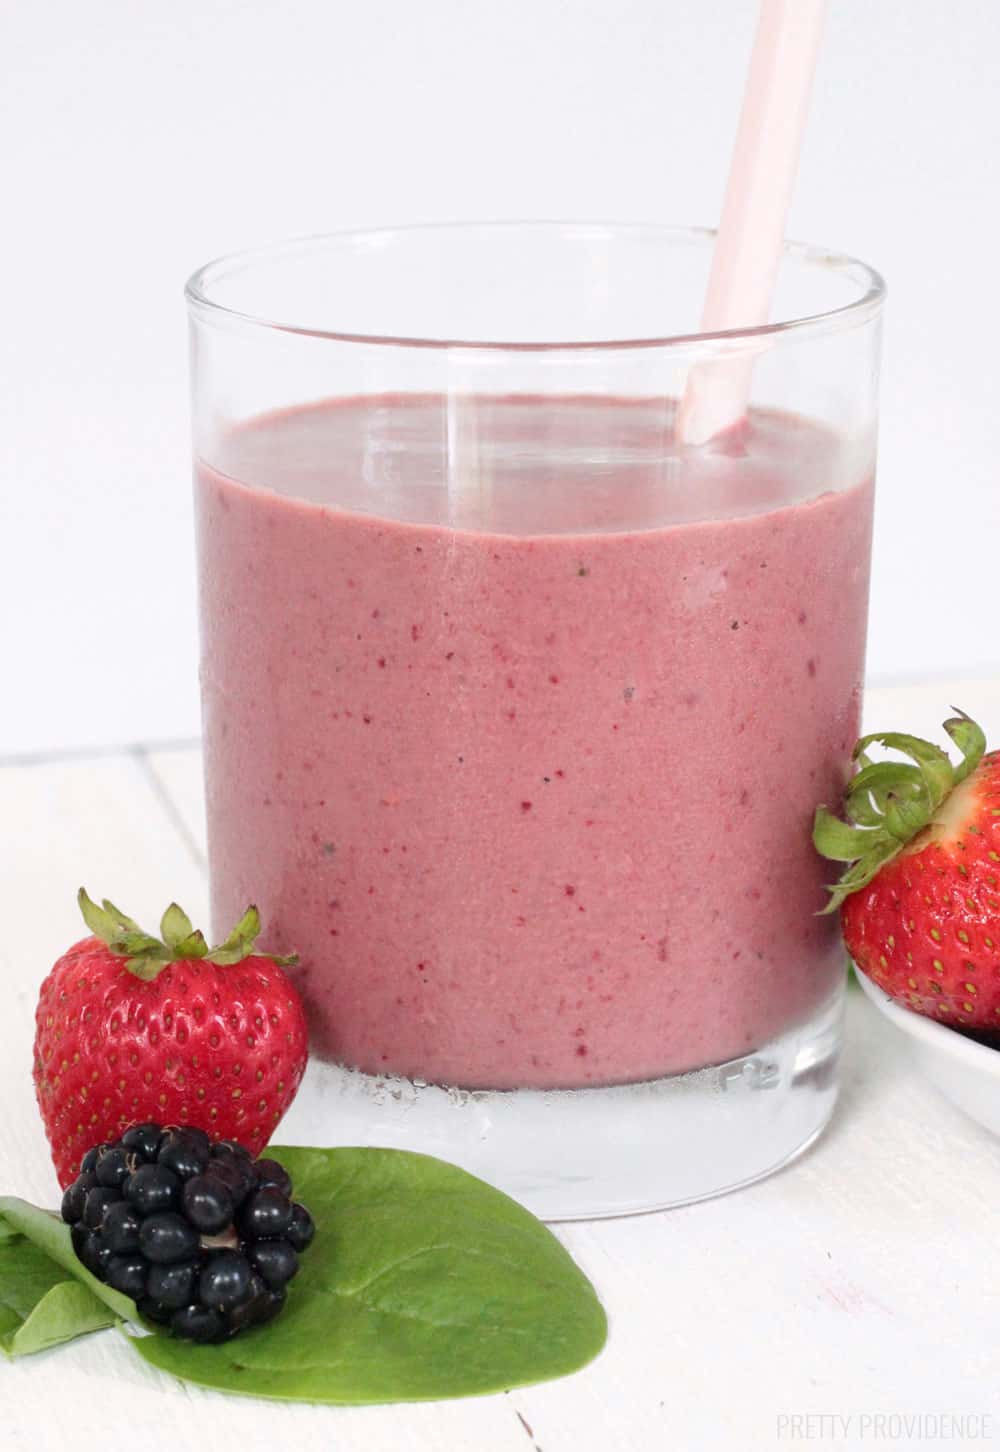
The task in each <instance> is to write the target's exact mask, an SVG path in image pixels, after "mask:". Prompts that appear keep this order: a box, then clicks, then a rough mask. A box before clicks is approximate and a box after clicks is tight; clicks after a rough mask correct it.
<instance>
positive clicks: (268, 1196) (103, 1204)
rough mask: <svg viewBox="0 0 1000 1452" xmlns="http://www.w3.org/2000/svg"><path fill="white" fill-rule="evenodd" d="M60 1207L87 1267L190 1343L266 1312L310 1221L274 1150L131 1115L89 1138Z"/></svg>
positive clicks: (278, 1305) (263, 1317) (224, 1333)
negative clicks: (261, 1151)
mask: <svg viewBox="0 0 1000 1452" xmlns="http://www.w3.org/2000/svg"><path fill="white" fill-rule="evenodd" d="M61 1208H62V1218H63V1220H65V1221H66V1223H67V1224H68V1225H69V1226H70V1238H71V1240H72V1242H73V1249H74V1250H75V1252H76V1254H77V1256H78V1257H79V1259H80V1260H81V1261H82V1263H83V1264H84V1265H85V1266H86V1267H87V1269H88V1270H89V1271H90V1272H91V1273H92V1274H93V1275H95V1276H97V1278H98V1279H99V1280H102V1281H104V1282H105V1283H106V1284H107V1285H109V1286H112V1287H113V1288H114V1289H115V1290H117V1291H121V1292H122V1293H123V1294H124V1295H126V1296H130V1297H131V1298H132V1300H134V1301H135V1302H136V1305H137V1307H138V1310H139V1314H140V1315H141V1316H143V1317H145V1319H146V1320H148V1321H154V1322H156V1323H158V1324H159V1325H162V1326H169V1327H170V1329H171V1331H172V1332H173V1334H174V1335H175V1336H183V1337H186V1338H187V1339H188V1340H191V1341H199V1342H213V1341H225V1340H227V1339H228V1338H229V1337H230V1336H236V1335H237V1334H238V1333H239V1332H241V1331H246V1330H249V1329H250V1328H251V1327H254V1326H262V1325H264V1323H265V1322H266V1321H270V1320H272V1319H273V1317H275V1316H277V1315H278V1313H279V1312H280V1311H281V1309H282V1307H283V1306H284V1305H285V1301H286V1287H287V1285H288V1283H289V1281H290V1280H291V1279H292V1277H293V1276H294V1275H295V1274H296V1272H297V1271H298V1268H299V1255H300V1254H301V1253H302V1252H303V1251H304V1250H306V1249H307V1248H308V1246H309V1244H310V1242H311V1241H312V1238H313V1236H314V1234H315V1230H316V1227H315V1225H314V1224H313V1221H312V1217H311V1216H310V1214H309V1212H308V1210H306V1208H305V1206H304V1205H300V1204H297V1203H296V1202H295V1201H293V1200H292V1182H291V1179H290V1177H289V1175H288V1172H287V1170H286V1169H285V1168H284V1166H283V1165H281V1164H279V1163H278V1161H277V1160H270V1159H262V1160H254V1159H253V1157H252V1155H251V1154H250V1152H249V1150H247V1149H245V1148H244V1146H243V1145H241V1144H237V1143H236V1141H235V1140H220V1141H219V1142H218V1143H213V1141H212V1140H211V1139H210V1138H209V1136H208V1135H207V1134H206V1133H205V1131H204V1130H202V1129H197V1128H195V1127H194V1126H188V1125H169V1126H166V1127H164V1126H162V1125H159V1124H137V1125H133V1126H132V1127H131V1128H130V1129H127V1130H126V1131H125V1133H124V1134H123V1135H122V1137H121V1139H119V1140H118V1141H117V1142H116V1143H115V1144H99V1145H94V1147H93V1148H92V1149H89V1150H88V1151H87V1153H86V1154H85V1155H84V1157H83V1160H82V1162H81V1165H80V1173H79V1175H78V1176H77V1178H76V1179H75V1180H74V1181H73V1183H72V1184H71V1185H70V1186H69V1187H68V1188H67V1190H66V1192H65V1194H64V1195H63V1199H62V1207H61Z"/></svg>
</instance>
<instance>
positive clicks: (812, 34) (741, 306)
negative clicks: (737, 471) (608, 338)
mask: <svg viewBox="0 0 1000 1452" xmlns="http://www.w3.org/2000/svg"><path fill="white" fill-rule="evenodd" d="M825 10H826V0H761V7H760V20H759V22H758V25H757V37H756V40H755V41H754V47H753V54H752V56H751V58H750V69H749V73H748V75H747V84H746V91H745V93H744V96H743V110H742V113H741V115H740V124H739V128H738V130H737V133H736V145H735V147H734V149H733V158H732V162H731V164H730V170H729V181H728V183H727V185H726V196H725V202H724V204H723V208H722V220H721V222H720V224H719V233H718V237H717V239H716V244H715V252H714V255H713V258H712V270H711V274H710V276H709V282H708V292H707V295H706V298H705V309H704V312H703V314H702V327H701V330H702V332H705V333H715V332H721V331H724V330H726V329H729V328H752V327H758V326H759V325H760V324H762V323H766V322H767V321H768V317H769V315H770V308H771V297H772V294H773V292H774V283H775V278H776V276H777V271H778V264H779V261H780V259H781V247H782V242H783V239H784V234H785V223H786V221H787V217H788V207H789V203H790V202H791V196H792V186H793V184H794V181H795V171H796V167H797V164H798V159H799V151H800V149H801V146H802V134H803V131H804V130H805V122H806V111H807V108H808V104H809V93H810V90H811V88H812V80H813V75H814V73H815V69H816V57H817V54H818V52H819V42H820V35H821V32H822V28H823V16H824V13H825ZM751 368H752V357H750V356H747V354H746V353H745V351H744V354H743V356H734V357H732V358H727V359H722V360H713V361H712V362H711V363H700V364H696V365H695V367H694V368H693V369H692V370H691V373H690V374H689V376H688V382H687V388H686V390H685V394H684V398H683V400H682V402H681V407H680V413H679V417H678V435H679V437H680V438H681V439H682V440H683V442H684V443H688V444H701V443H705V442H706V441H707V440H708V439H710V438H713V437H714V436H715V435H716V434H719V433H722V432H724V431H725V430H726V429H729V428H731V427H732V426H733V425H734V424H737V423H739V422H740V420H741V419H742V418H743V416H744V414H745V413H746V407H747V399H748V396H749V391H750V371H751Z"/></svg>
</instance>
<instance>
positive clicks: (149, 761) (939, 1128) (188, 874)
mask: <svg viewBox="0 0 1000 1452" xmlns="http://www.w3.org/2000/svg"><path fill="white" fill-rule="evenodd" d="M952 702H955V703H956V704H959V705H961V706H963V707H964V708H965V709H967V710H968V711H970V712H971V713H972V714H974V715H977V716H978V717H979V719H980V720H981V721H982V723H983V725H984V726H985V727H986V728H987V730H988V732H989V733H990V734H991V737H992V739H993V740H994V741H1000V681H996V682H991V681H973V682H942V683H940V684H937V683H936V684H932V685H927V686H923V687H921V686H916V687H901V688H894V689H892V690H880V691H873V692H869V697H868V707H867V712H866V716H867V722H868V724H869V726H874V725H878V726H886V727H893V728H897V729H902V728H904V727H905V728H906V729H908V730H911V731H918V732H921V733H928V732H933V731H934V730H935V728H936V726H937V723H939V722H940V721H941V720H942V719H943V717H944V715H945V714H947V708H948V706H949V705H950V704H951V703H952ZM199 776H200V760H199V754H198V751H197V748H196V747H195V746H193V745H190V746H181V747H175V748H173V749H159V750H157V749H153V748H149V749H146V748H142V747H134V748H129V749H122V750H114V749H109V751H108V752H107V753H106V754H103V755H91V756H87V757H71V756H67V757H65V758H63V759H54V758H51V757H49V758H46V759H44V760H42V759H39V760H38V761H30V760H21V761H17V762H11V763H9V764H6V765H0V820H2V823H3V833H2V841H0V883H2V887H0V906H2V929H0V983H2V985H3V989H4V992H5V999H4V1004H3V1008H2V1010H0V1106H2V1113H0V1193H8V1192H9V1193H14V1194H19V1195H23V1196H25V1197H26V1198H28V1199H31V1200H34V1201H36V1202H37V1203H40V1204H55V1203H56V1202H57V1194H58V1191H57V1185H56V1180H55V1176H54V1173H53V1171H52V1168H51V1164H50V1161H49V1157H48V1153H47V1146H46V1143H45V1139H44V1135H43V1132H42V1127H41V1122H40V1120H39V1118H38V1115H37V1113H36V1110H35V1105H34V1099H33V1091H32V1084H31V1041H32V1031H33V1011H34V1004H35V997H36V993H37V988H38V984H39V982H40V980H41V978H42V976H43V974H44V973H45V972H46V971H47V970H48V968H49V966H50V965H51V963H52V962H53V960H54V959H55V957H56V956H57V955H58V954H59V953H60V952H61V951H62V950H63V949H64V948H65V947H66V946H67V945H68V944H69V943H71V942H73V941H75V940H76V939H77V938H78V937H80V936H81V932H82V930H81V925H80V923H79V921H78V918H77V912H76V906H75V901H74V894H75V891H76V888H77V887H78V886H79V884H80V883H81V882H82V881H85V882H86V883H87V885H88V886H89V888H90V890H91V891H92V892H93V893H95V894H103V893H107V894H109V895H111V896H113V897H114V898H115V900H116V901H118V902H120V903H121V904H123V905H124V906H125V907H126V909H127V910H128V911H131V912H133V913H134V914H135V915H137V916H139V917H141V918H143V919H148V920H154V919H155V917H156V915H157V914H158V913H159V912H160V911H161V910H162V908H163V906H164V904H165V902H166V900H167V898H168V897H171V896H172V897H176V898H177V899H178V900H179V901H180V902H182V903H183V904H184V905H185V906H186V907H187V909H188V911H189V912H190V913H191V914H192V916H193V917H194V918H195V920H196V921H198V920H199V919H200V920H202V921H204V920H205V919H206V916H207V915H206V875H205V861H204V853H203V845H202V844H203V824H202V816H201V797H200V780H199ZM850 998H851V1001H850V1005H849V1012H848V1042H847V1050H846V1059H845V1069H844V1085H843V1094H842V1099H841V1103H840V1107H839V1110H838V1113H837V1115H836V1116H835V1119H834V1122H833V1125H832V1127H831V1128H830V1130H829V1131H828V1132H827V1133H826V1135H825V1136H824V1137H823V1138H822V1139H821V1141H820V1142H819V1144H817V1145H816V1146H815V1147H814V1148H813V1149H812V1150H810V1151H809V1153H808V1154H806V1155H805V1156H804V1157H803V1158H802V1159H801V1160H799V1161H798V1162H797V1163H796V1164H795V1165H793V1166H791V1167H790V1168H789V1169H788V1170H786V1171H784V1172H783V1173H781V1174H779V1175H776V1176H774V1177H772V1178H771V1179H770V1180H767V1181H765V1182H764V1183H762V1184H759V1185H755V1186H753V1187H752V1188H750V1189H748V1190H744V1191H742V1192H741V1193H739V1194H738V1195H733V1196H729V1197H727V1198H723V1199H720V1200H715V1201H712V1202H710V1203H707V1204H703V1205H696V1206H692V1207H690V1208H687V1209H683V1210H675V1211H671V1212H668V1213H665V1214H656V1215H646V1216H639V1217H636V1218H633V1219H629V1220H617V1221H603V1222H595V1223H590V1224H584V1223H580V1224H574V1225H568V1226H564V1227H561V1228H560V1229H559V1235H560V1236H561V1238H562V1239H563V1240H564V1241H565V1243H566V1244H567V1246H568V1247H569V1248H570V1250H571V1251H572V1253H573V1254H574V1256H575V1257H576V1258H577V1260H578V1261H579V1262H580V1264H581V1265H582V1266H583V1267H584V1269H585V1270H586V1271H587V1273H588V1274H589V1275H590V1276H591V1277H592V1279H593V1280H594V1282H595V1284H596V1286H597V1288H598V1290H599V1292H600V1294H601V1296H602V1298H603V1300H604V1303H605V1305H606V1307H607V1309H608V1312H609V1317H610V1322H611V1334H610V1339H609V1343H608V1347H607V1349H606V1350H605V1352H604V1354H603V1355H602V1356H601V1357H600V1359H599V1360H598V1361H597V1362H595V1363H594V1364H593V1365H592V1366H591V1367H589V1368H587V1369H586V1370H584V1371H583V1372H581V1373H579V1374H578V1375H576V1376H574V1377H570V1378H568V1379H566V1380H564V1381H561V1382H553V1383H550V1384H549V1385H546V1386H541V1387H537V1388H533V1389H529V1390H526V1391H514V1392H511V1393H509V1394H507V1395H503V1396H492V1397H485V1398H480V1399H475V1400H470V1401H460V1402H443V1403H436V1404H423V1405H409V1406H390V1407H372V1408H357V1409H354V1408H346V1409H341V1408H335V1407H312V1406H296V1405H285V1404H279V1403H269V1402H264V1401H256V1400H251V1399H243V1398H235V1397H224V1396H221V1395H219V1394H215V1393H211V1392H205V1391H201V1390H199V1389H198V1388H197V1387H189V1386H185V1385H182V1384H181V1383H179V1382H177V1381H174V1380H173V1379H171V1378H169V1377H166V1376H164V1375H161V1374H159V1373H157V1372H156V1371H154V1370H152V1369H151V1368H149V1367H147V1366H146V1365H145V1364H144V1363H142V1362H140V1361H139V1360H138V1358H136V1357H135V1356H133V1355H132V1353H131V1352H130V1351H129V1349H128V1347H127V1346H126V1345H125V1344H124V1342H123V1341H122V1340H121V1338H120V1337H119V1336H118V1335H117V1334H116V1333H115V1332H113V1331H106V1332H101V1333H99V1334H97V1335H94V1336H91V1337H88V1338H85V1339H83V1340H81V1341H77V1342H75V1343H73V1344H72V1345H69V1346H64V1347H61V1348H56V1349H55V1350H53V1351H50V1352H46V1353H43V1354H41V1355H38V1356H35V1357H29V1358H26V1359H24V1360H21V1361H15V1362H0V1448H2V1449H3V1452H7V1449H9V1448H28V1447H31V1448H33V1449H41V1452H49V1449H52V1452H55V1449H60V1452H90V1449H91V1448H94V1449H96V1448H98V1447H101V1448H104V1447H107V1446H110V1445H116V1446H126V1447H127V1446H135V1447H140V1448H142V1449H143V1452H159V1449H164V1452H165V1449H168V1448H169V1449H171V1452H183V1449H187V1448H191V1449H195V1448H197V1449H203V1448H206V1449H207V1448H211V1449H213V1452H226V1449H230V1448H232V1449H236V1448H240V1449H248V1448H257V1447H265V1446H266V1447H269V1448H277V1449H283V1448H286V1447H293V1446H294V1447H295V1448H296V1449H303V1452H307V1449H323V1452H330V1449H334V1448H336V1449H337V1452H353V1449H365V1452H373V1449H374V1452H411V1449H412V1452H463V1449H469V1452H531V1449H535V1452H591V1449H593V1452H597V1449H600V1452H607V1449H613V1452H617V1449H622V1452H633V1449H635V1452H660V1449H663V1452H698V1449H702V1448H707V1449H717V1448H718V1449H734V1452H756V1449H767V1448H772V1447H774V1448H782V1447H808V1448H814V1447H819V1448H838V1449H839V1448H854V1447H859V1448H871V1447H873V1446H880V1447H891V1446H896V1447H901V1446H908V1447H914V1446H924V1445H937V1442H936V1441H935V1439H934V1438H933V1437H932V1435H931V1433H932V1432H933V1431H934V1430H935V1427H936V1426H937V1428H938V1430H939V1432H940V1430H941V1429H944V1430H946V1431H947V1432H948V1434H949V1435H948V1436H947V1437H943V1436H940V1435H939V1437H938V1439H937V1440H940V1441H941V1442H942V1443H943V1442H944V1441H946V1440H947V1441H950V1442H952V1443H959V1444H960V1445H961V1444H962V1442H963V1438H962V1437H960V1436H959V1435H958V1433H959V1432H964V1434H965V1440H968V1441H978V1442H986V1443H987V1445H988V1444H989V1441H990V1439H991V1437H992V1439H993V1440H995V1441H996V1442H997V1443H998V1444H1000V1274H998V1269H1000V1142H998V1141H996V1140H994V1139H991V1138H990V1137H989V1136H988V1135H987V1134H986V1133H985V1132H984V1131H982V1130H980V1129H979V1128H978V1127H977V1126H976V1125H974V1124H973V1123H971V1122H970V1121H967V1120H966V1119H964V1118H963V1117H962V1116H961V1115H960V1114H959V1112H958V1111H957V1110H955V1109H953V1108H952V1107H951V1106H950V1105H949V1104H947V1103H946V1102H944V1101H943V1100H941V1099H940V1098H939V1097H938V1096H937V1095H936V1093H935V1092H934V1090H933V1089H932V1088H931V1087H930V1086H929V1085H927V1084H925V1083H924V1082H923V1081H921V1080H920V1079H919V1078H918V1077H917V1076H916V1074H915V1073H914V1071H913V1070H912V1068H911V1067H910V1065H909V1063H908V1060H907V1055H906V1049H905V1045H904V1044H903V1043H901V1042H897V1039H896V1037H895V1035H893V1034H892V1033H891V1032H890V1030H889V1028H888V1026H887V1025H885V1024H884V1023H883V1021H882V1020H881V1019H880V1018H879V1017H878V1016H877V1015H876V1013H875V1011H874V1010H873V1009H872V1008H871V1007H870V1006H869V1005H868V1004H867V1003H866V1002H865V1001H864V1000H863V999H862V997H861V995H860V993H858V992H857V991H856V990H854V991H852V993H851V995H850ZM302 1093H303V1094H307V1093H308V1081H307V1084H306V1086H305V1087H304V1088H303V1091H302ZM295 1113H296V1111H295V1109H294V1108H293V1109H292V1111H291V1114H290V1116H289V1120H288V1124H289V1126H291V1124H292V1122H293V1116H294V1115H295ZM291 1137H292V1136H291V1135H290V1138H291ZM935 1416H941V1417H943V1418H949V1419H952V1420H950V1421H946V1422H941V1423H939V1424H935V1423H934V1422H933V1421H930V1420H927V1419H929V1418H932V1417H935ZM880 1417H881V1418H883V1419H886V1420H882V1421H879V1420H877V1419H878V1418H880ZM921 1417H923V1418H924V1419H925V1420H924V1421H923V1422H920V1421H919V1420H918V1421H913V1420H910V1421H907V1420H906V1419H908V1418H909V1419H914V1418H916V1419H919V1418H921ZM796 1419H798V1420H796ZM807 1419H808V1420H807ZM963 1419H964V1420H963Z"/></svg>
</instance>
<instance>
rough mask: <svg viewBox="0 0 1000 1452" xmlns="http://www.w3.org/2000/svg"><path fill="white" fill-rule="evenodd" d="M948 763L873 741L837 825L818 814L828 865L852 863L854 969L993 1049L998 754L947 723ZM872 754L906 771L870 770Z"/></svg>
mask: <svg viewBox="0 0 1000 1452" xmlns="http://www.w3.org/2000/svg"><path fill="white" fill-rule="evenodd" d="M944 730H945V732H946V733H947V735H948V736H949V737H950V738H951V740H952V741H953V742H954V744H955V745H956V746H957V747H958V750H959V752H960V753H961V760H960V761H959V762H958V763H957V764H954V763H953V762H952V761H951V759H950V758H949V756H948V755H947V753H946V752H944V751H942V750H941V748H940V747H938V746H935V745H934V744H933V743H932V742H929V741H924V740H922V739H921V738H920V737H916V736H908V735H906V734H904V733H902V732H896V731H886V732H874V733H872V734H871V735H869V736H864V737H862V739H861V740H860V741H859V742H858V744H857V746H856V747H855V748H854V759H855V761H856V762H857V763H858V766H859V768H860V769H859V771H858V772H857V774H856V775H855V776H854V777H853V779H852V780H851V781H850V782H849V783H848V786H847V789H846V791H845V793H844V800H843V804H842V810H843V815H842V817H837V816H834V815H833V814H832V813H831V812H829V811H828V810H827V808H826V807H819V808H818V809H817V811H816V819H815V824H814V829H813V841H814V843H815V846H816V849H817V851H818V852H820V854H821V855H822V856H824V857H827V858H830V859H832V860H833V861H836V862H843V863H845V864H848V865H847V867H846V869H845V871H844V874H843V876H842V877H841V879H840V881H839V882H838V883H836V884H835V885H834V886H833V887H831V889H830V893H831V897H830V902H829V904H828V905H827V908H826V911H827V912H833V911H835V910H836V909H837V908H839V909H840V915H841V926H842V929H843V934H844V941H845V943H846V945H847V948H848V951H849V952H850V954H851V956H852V958H853V959H854V961H855V963H857V965H858V967H859V968H860V969H861V970H862V971H863V972H864V973H865V974H867V976H868V977H869V978H870V979H871V980H872V981H873V982H874V983H877V984H878V986H879V987H880V988H882V989H883V990H884V991H885V992H886V993H888V994H889V995H890V997H891V998H893V999H894V1000H896V1002H898V1003H901V1004H903V1005H905V1006H906V1007H907V1008H911V1009H913V1010H914V1011H915V1012H917V1013H922V1014H925V1015H927V1016H928V1017H930V1018H936V1019H940V1020H941V1021H942V1022H944V1023H947V1024H950V1025H952V1026H953V1027H955V1028H958V1029H960V1030H961V1031H963V1032H965V1033H969V1034H971V1035H974V1036H975V1037H977V1038H980V1039H983V1040H985V1041H986V1042H990V1043H995V1044H996V1045H997V1046H1000V752H990V753H986V738H985V736H984V735H983V732H982V730H981V729H980V727H979V726H978V725H977V724H976V722H975V721H973V720H972V719H971V718H970V717H969V716H967V715H966V714H965V713H964V712H957V714H956V715H955V716H953V717H951V718H950V719H949V720H947V721H946V722H945V723H944ZM875 744H878V745H880V746H883V747H886V748H888V749H889V750H890V751H894V752H896V753H898V754H899V755H900V756H902V757H905V758H907V760H902V761H901V760H885V761H876V760H874V759H873V758H872V757H871V755H870V754H869V747H871V746H873V745H875Z"/></svg>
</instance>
